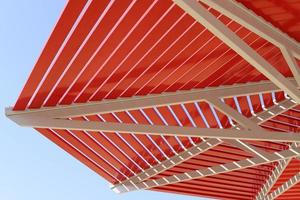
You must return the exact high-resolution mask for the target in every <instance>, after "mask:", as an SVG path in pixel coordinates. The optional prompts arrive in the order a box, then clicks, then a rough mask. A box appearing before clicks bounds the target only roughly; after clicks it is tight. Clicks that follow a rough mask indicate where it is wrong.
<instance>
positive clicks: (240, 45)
mask: <svg viewBox="0 0 300 200" xmlns="http://www.w3.org/2000/svg"><path fill="white" fill-rule="evenodd" d="M173 1H174V2H175V3H176V4H177V5H178V6H179V7H181V8H182V9H183V10H184V11H185V12H187V13H188V14H189V15H191V16H192V17H193V18H194V19H195V20H196V21H198V22H199V23H201V24H202V25H204V26H205V27H206V28H207V29H208V30H209V31H210V32H212V33H213V34H214V35H215V36H216V37H218V38H219V39H221V40H222V41H223V42H224V43H225V44H227V45H228V46H229V47H230V48H232V49H233V50H234V51H235V52H237V53H238V54H239V55H240V56H241V57H243V58H244V59H245V60H246V61H247V62H248V63H250V64H251V65H252V66H253V67H255V68H256V69H257V70H258V71H259V72H261V73H262V74H263V75H265V76H266V77H267V78H268V79H270V80H271V81H272V82H273V83H274V84H275V85H277V86H278V87H279V88H281V89H282V90H284V91H285V92H286V93H287V94H288V95H289V96H291V97H292V98H293V99H294V100H295V101H297V102H298V103H300V92H299V91H298V89H297V87H295V85H293V84H292V83H291V82H290V81H288V80H287V79H286V78H285V77H284V76H283V75H282V74H281V73H279V72H278V71H277V70H276V69H275V68H274V67H273V66H272V65H271V64H270V63H269V62H268V61H266V60H265V59H264V58H263V57H262V56H261V55H259V54H258V53H257V52H256V51H255V50H253V49H252V48H251V47H250V46H249V45H248V44H247V43H245V42H244V41H243V40H242V39H241V38H240V37H238V36H237V35H236V34H235V33H234V32H233V31H231V30H230V29H229V28H228V27H227V26H225V25H224V24H223V23H222V22H220V21H219V20H218V19H217V18H216V17H215V16H214V15H213V14H211V13H210V12H209V11H208V10H207V9H206V8H204V7H203V6H202V5H201V4H200V3H198V2H197V1H196V0H185V1H183V0H173Z"/></svg>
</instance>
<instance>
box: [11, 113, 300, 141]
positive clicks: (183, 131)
mask: <svg viewBox="0 0 300 200" xmlns="http://www.w3.org/2000/svg"><path fill="white" fill-rule="evenodd" d="M10 119H11V120H13V121H15V122H16V123H17V124H19V125H20V126H25V127H34V128H51V129H68V130H83V131H105V132H119V133H125V134H127V133H134V134H149V135H168V136H182V137H186V136H189V137H200V138H201V137H205V138H220V139H239V140H256V141H257V140H258V141H274V142H275V141H277V142H300V134H294V133H282V132H275V131H274V132H270V131H265V130H261V131H257V130H242V131H241V130H235V129H216V128H194V127H180V126H164V125H148V124H129V123H115V122H96V121H81V120H68V119H51V118H43V117H39V116H35V117H32V118H22V117H18V116H10Z"/></svg>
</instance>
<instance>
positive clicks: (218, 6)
mask: <svg viewBox="0 0 300 200" xmlns="http://www.w3.org/2000/svg"><path fill="white" fill-rule="evenodd" d="M201 1H202V2H204V3H205V4H207V5H208V6H209V7H211V8H213V9H215V10H217V11H219V12H220V13H222V14H224V15H226V16H227V17H229V18H231V19H233V20H234V21H236V22H237V23H239V24H241V25H242V26H244V27H246V28H247V29H249V30H250V31H252V32H253V33H256V34H257V35H259V36H260V37H262V38H264V39H265V40H267V41H269V42H271V43H273V44H274V45H276V46H277V47H279V48H281V47H285V48H288V49H290V50H291V51H292V54H294V55H295V56H297V58H299V59H300V45H299V43H298V42H297V41H296V40H294V39H293V38H290V37H289V36H288V35H287V34H286V33H283V32H281V31H280V30H279V29H278V28H276V27H274V26H273V25H272V24H271V23H269V22H267V21H265V20H264V19H263V18H261V17H259V16H257V15H256V14H255V13H254V12H253V11H251V10H249V9H248V8H246V7H245V6H243V5H242V4H241V3H238V2H236V1H234V0H226V1H212V0H201Z"/></svg>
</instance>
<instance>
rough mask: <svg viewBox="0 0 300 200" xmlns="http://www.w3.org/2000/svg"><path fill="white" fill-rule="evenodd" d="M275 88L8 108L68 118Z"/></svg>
mask: <svg viewBox="0 0 300 200" xmlns="http://www.w3.org/2000/svg"><path fill="white" fill-rule="evenodd" d="M291 81H292V82H293V83H295V84H296V81H295V80H294V79H291ZM272 91H280V89H279V88H278V87H277V86H275V85H274V84H273V83H272V82H270V81H261V82H257V83H247V84H235V85H231V86H219V87H209V88H204V89H194V90H190V91H178V92H170V93H163V94H158V95H147V96H134V97H129V98H120V99H112V100H103V101H100V102H88V103H78V104H73V105H64V106H63V105H62V106H55V107H44V108H40V109H29V110H25V111H13V110H12V109H7V110H6V115H7V116H9V115H35V114H37V113H39V115H40V116H44V117H49V118H69V117H77V116H83V115H93V114H101V113H108V112H118V111H124V110H134V109H139V108H149V107H153V106H164V105H172V104H179V103H187V102H195V101H200V100H203V98H204V97H206V96H207V97H209V96H211V95H213V96H218V97H233V96H244V95H252V94H257V93H267V92H272Z"/></svg>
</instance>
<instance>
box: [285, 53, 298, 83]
mask: <svg viewBox="0 0 300 200" xmlns="http://www.w3.org/2000/svg"><path fill="white" fill-rule="evenodd" d="M281 52H282V55H283V57H284V59H285V60H286V63H287V64H288V66H289V67H290V69H291V71H292V73H293V75H294V78H295V80H296V82H297V84H298V86H300V67H299V65H298V63H297V61H296V59H295V58H294V57H293V55H292V53H291V52H290V51H289V50H288V49H287V48H284V47H283V48H281Z"/></svg>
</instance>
